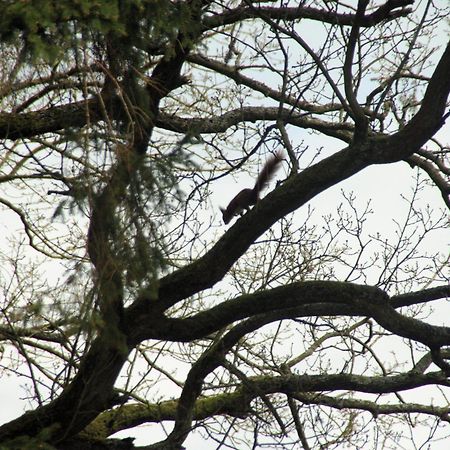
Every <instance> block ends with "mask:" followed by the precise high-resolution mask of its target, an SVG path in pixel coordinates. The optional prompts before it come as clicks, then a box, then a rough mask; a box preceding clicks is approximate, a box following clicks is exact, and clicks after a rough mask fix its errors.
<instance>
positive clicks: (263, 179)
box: [220, 151, 283, 224]
mask: <svg viewBox="0 0 450 450" xmlns="http://www.w3.org/2000/svg"><path fill="white" fill-rule="evenodd" d="M281 161H283V154H282V153H281V152H280V151H278V152H276V153H275V154H274V155H272V156H271V157H270V158H269V159H268V160H267V161H266V163H265V164H264V167H263V168H262V170H261V172H260V173H259V175H258V178H257V179H256V183H255V186H254V187H253V189H242V191H241V192H239V193H238V194H237V195H236V197H234V198H233V200H231V202H230V203H229V204H228V206H227V207H226V209H224V208H220V210H221V211H222V218H223V221H224V222H225V224H227V223H229V222H230V220H231V219H232V218H233V217H234V216H238V215H240V214H241V215H242V214H243V212H244V210H247V211H249V210H250V206H251V205H256V202H257V201H258V200H259V194H260V192H261V191H262V190H263V189H264V188H265V187H266V186H267V185H268V184H269V181H270V180H271V179H272V177H273V175H274V174H275V172H276V170H277V169H278V166H279V164H280V163H281Z"/></svg>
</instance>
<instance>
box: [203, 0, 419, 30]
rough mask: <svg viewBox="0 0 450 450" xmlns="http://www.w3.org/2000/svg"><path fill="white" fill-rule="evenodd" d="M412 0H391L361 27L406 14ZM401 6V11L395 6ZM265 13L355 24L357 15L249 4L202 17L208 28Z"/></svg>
mask: <svg viewBox="0 0 450 450" xmlns="http://www.w3.org/2000/svg"><path fill="white" fill-rule="evenodd" d="M413 2H414V1H413V0H388V1H386V3H385V4H383V5H381V6H379V7H378V8H377V9H376V10H375V11H374V12H373V13H371V14H367V15H365V16H363V17H362V18H361V26H362V27H373V26H375V25H377V24H379V23H380V22H383V21H390V20H394V19H396V18H398V17H405V16H407V15H408V14H410V13H411V8H405V6H407V5H411V4H412V3H413ZM397 8H402V9H401V10H399V11H394V9H397ZM261 13H263V14H264V15H265V16H266V17H268V18H270V19H273V20H287V21H295V20H300V19H311V20H316V21H319V22H325V23H329V24H332V25H345V26H350V25H352V24H353V23H354V20H355V15H354V14H340V13H336V12H333V11H328V10H324V9H318V8H312V7H308V6H301V5H300V6H297V7H292V8H288V7H285V8H284V7H281V8H274V7H258V8H255V7H250V6H239V7H237V8H234V9H231V10H227V11H226V12H224V13H222V14H215V15H214V16H209V17H206V18H204V19H203V26H204V27H205V29H206V30H210V29H213V28H217V27H221V26H224V25H230V24H233V23H236V22H241V21H242V20H250V19H256V18H258V17H260V14H261Z"/></svg>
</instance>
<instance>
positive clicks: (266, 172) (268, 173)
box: [253, 151, 283, 196]
mask: <svg viewBox="0 0 450 450" xmlns="http://www.w3.org/2000/svg"><path fill="white" fill-rule="evenodd" d="M281 161H283V154H282V152H281V151H277V152H276V153H275V154H274V155H272V156H271V157H270V158H269V159H268V160H267V161H266V163H265V164H264V167H263V168H262V170H261V172H259V175H258V178H257V180H256V183H255V186H254V188H253V192H254V194H255V195H256V196H258V195H259V193H260V192H261V191H262V190H263V189H264V188H265V187H266V186H267V185H268V184H269V182H270V180H271V179H272V177H273V176H274V175H275V172H276V171H277V169H278V165H279V164H280V163H281Z"/></svg>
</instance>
